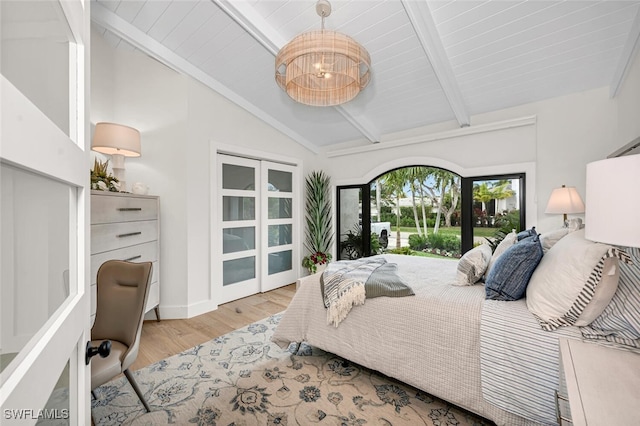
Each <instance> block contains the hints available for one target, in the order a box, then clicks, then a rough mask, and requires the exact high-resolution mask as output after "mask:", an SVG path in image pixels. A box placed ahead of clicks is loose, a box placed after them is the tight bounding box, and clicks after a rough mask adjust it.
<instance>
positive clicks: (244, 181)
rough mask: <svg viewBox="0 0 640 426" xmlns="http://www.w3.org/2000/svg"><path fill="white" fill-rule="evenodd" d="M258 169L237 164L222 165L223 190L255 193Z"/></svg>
mask: <svg viewBox="0 0 640 426" xmlns="http://www.w3.org/2000/svg"><path fill="white" fill-rule="evenodd" d="M255 174H256V169H254V168H253V167H245V166H238V165H235V164H223V165H222V188H223V189H241V190H244V191H254V190H255V189H256V183H255V182H256V181H255Z"/></svg>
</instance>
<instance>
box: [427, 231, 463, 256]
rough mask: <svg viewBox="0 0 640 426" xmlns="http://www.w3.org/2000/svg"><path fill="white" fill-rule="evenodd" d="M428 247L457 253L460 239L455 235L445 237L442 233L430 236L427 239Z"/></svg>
mask: <svg viewBox="0 0 640 426" xmlns="http://www.w3.org/2000/svg"><path fill="white" fill-rule="evenodd" d="M428 242H429V247H430V248H435V249H440V250H446V251H453V252H459V251H460V239H459V238H458V237H457V236H455V235H447V234H442V233H437V234H430V235H429V237H428Z"/></svg>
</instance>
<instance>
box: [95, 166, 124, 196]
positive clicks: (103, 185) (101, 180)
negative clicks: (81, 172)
mask: <svg viewBox="0 0 640 426" xmlns="http://www.w3.org/2000/svg"><path fill="white" fill-rule="evenodd" d="M108 165H109V160H107V161H105V162H104V163H103V162H102V161H99V160H98V159H97V158H96V159H95V161H94V162H93V170H91V189H98V190H100V191H111V192H120V182H119V181H118V179H117V178H116V177H115V176H113V175H112V174H110V173H108V171H107V166H108Z"/></svg>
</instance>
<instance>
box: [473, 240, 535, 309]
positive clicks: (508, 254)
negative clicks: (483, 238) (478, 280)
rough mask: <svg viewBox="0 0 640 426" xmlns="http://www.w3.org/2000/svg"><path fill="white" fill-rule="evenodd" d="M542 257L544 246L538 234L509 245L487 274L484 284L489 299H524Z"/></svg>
mask: <svg viewBox="0 0 640 426" xmlns="http://www.w3.org/2000/svg"><path fill="white" fill-rule="evenodd" d="M540 259H542V246H541V245H540V239H539V238H538V237H537V236H535V237H527V238H525V239H523V240H520V241H518V243H516V244H515V245H513V246H511V247H509V248H508V249H507V251H505V252H504V254H502V256H500V257H499V258H498V260H497V261H496V263H495V265H493V268H491V271H490V272H489V275H488V276H487V280H486V281H485V286H484V287H485V293H486V297H487V299H492V300H518V299H522V297H524V295H525V293H526V290H527V284H528V283H529V279H530V278H531V275H532V274H533V271H534V270H535V269H536V266H538V263H540Z"/></svg>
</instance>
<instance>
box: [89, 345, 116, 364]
mask: <svg viewBox="0 0 640 426" xmlns="http://www.w3.org/2000/svg"><path fill="white" fill-rule="evenodd" d="M110 353H111V340H104V341H103V342H102V343H100V346H91V342H87V351H86V352H85V354H84V362H85V364H86V365H89V361H91V358H93V357H94V356H96V355H100V357H101V358H106V357H108V356H109V354H110Z"/></svg>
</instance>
